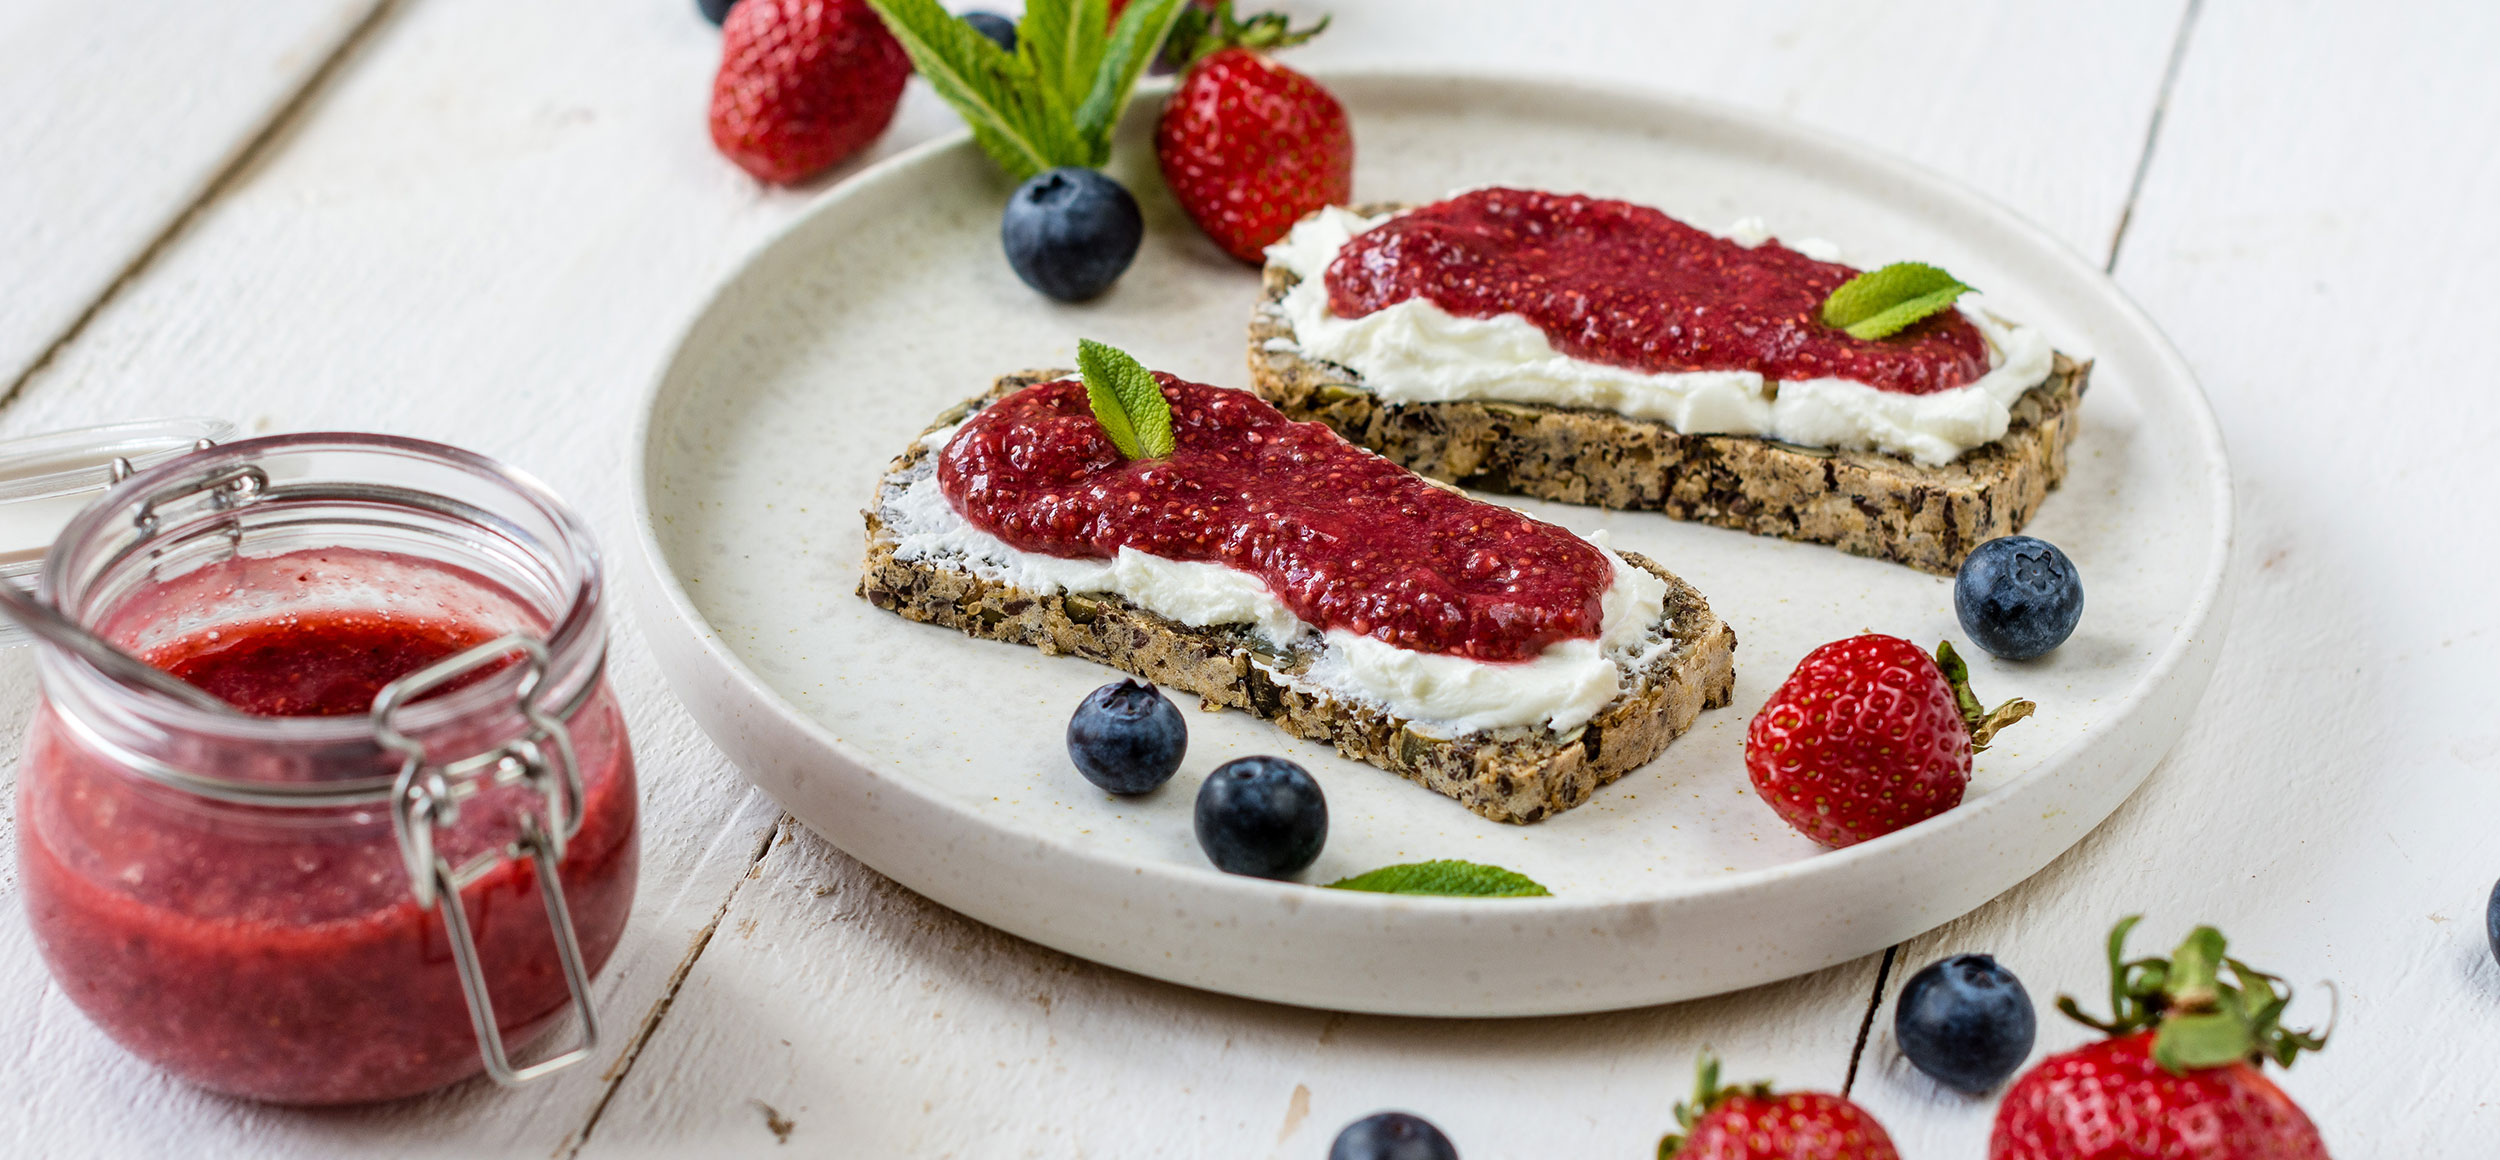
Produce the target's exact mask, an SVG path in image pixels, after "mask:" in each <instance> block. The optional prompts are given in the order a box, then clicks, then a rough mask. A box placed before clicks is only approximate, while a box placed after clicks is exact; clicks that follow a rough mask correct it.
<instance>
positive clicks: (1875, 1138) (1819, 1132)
mask: <svg viewBox="0 0 2500 1160" xmlns="http://www.w3.org/2000/svg"><path fill="white" fill-rule="evenodd" d="M1696 1071H1697V1072H1698V1073H1699V1075H1698V1078H1697V1081H1696V1083H1695V1084H1694V1088H1693V1102H1691V1103H1689V1104H1677V1105H1676V1106H1675V1122H1676V1125H1677V1126H1678V1127H1679V1128H1681V1129H1682V1130H1681V1131H1678V1132H1673V1133H1670V1134H1668V1135H1667V1136H1666V1137H1665V1138H1663V1139H1661V1140H1659V1141H1658V1160H1900V1157H1901V1154H1900V1153H1899V1152H1897V1151H1895V1150H1894V1149H1893V1146H1892V1137H1891V1136H1889V1135H1887V1134H1886V1133H1885V1132H1884V1126H1883V1125H1882V1124H1879V1123H1876V1122H1875V1117H1873V1116H1870V1115H1868V1114H1867V1113H1866V1109H1864V1108H1861V1107H1859V1106H1858V1105H1856V1104H1853V1103H1851V1102H1849V1100H1848V1099H1847V1098H1845V1097H1842V1096H1836V1095H1830V1094H1827V1093H1824V1092H1784V1093H1774V1092H1773V1091H1772V1090H1771V1085H1770V1084H1768V1083H1752V1084H1739V1085H1735V1086H1731V1087H1721V1086H1719V1061H1718V1058H1717V1057H1716V1056H1713V1055H1711V1054H1710V1053H1709V1052H1708V1051H1706V1050H1705V1051H1703V1052H1702V1053H1701V1063H1700V1066H1699V1067H1698V1068H1696Z"/></svg>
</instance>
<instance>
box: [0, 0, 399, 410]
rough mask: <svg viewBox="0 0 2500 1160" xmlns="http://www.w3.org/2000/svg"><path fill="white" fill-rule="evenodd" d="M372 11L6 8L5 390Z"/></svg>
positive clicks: (301, 3) (0, 359) (172, 4)
mask: <svg viewBox="0 0 2500 1160" xmlns="http://www.w3.org/2000/svg"><path fill="white" fill-rule="evenodd" d="M380 2H381V0H270V2H267V3H255V4H251V5H248V6H245V5H227V4H198V3H188V2H185V0H138V2H135V3H122V4H82V3H77V2H75V0H18V2H16V3H13V4H10V5H7V6H5V8H0V109H7V110H10V113H9V115H8V116H6V117H0V285H4V286H7V287H8V288H9V289H8V293H7V294H5V295H0V386H5V385H6V384H9V383H13V382H16V381H17V379H18V376H19V375H20V374H22V373H23V372H24V371H25V370H26V368H27V367H29V366H31V365H32V364H33V363H34V362H35V361H36V360H37V359H38V358H40V357H41V356H42V354H43V352H44V351H45V350H46V349H48V348H49V347H51V345H52V344H53V343H54V342H55V341H56V340H58V339H59V338H60V337H61V335H62V334H63V333H64V332H66V331H67V330H68V329H69V328H70V326H71V325H72V324H73V323H74V322H75V320H76V319H77V318H78V317H79V315H80V314H82V313H83V312H84V311H86V309H87V308H88V306H89V305H90V304H91V303H93V302H94V301H95V300H96V299H97V297H98V296H100V295H102V294H103V293H104V291H105V288H106V287H107V286H109V285H111V283H112V281H113V279H114V278H115V277H117V276H118V275H120V274H121V272H122V271H123V270H124V269H125V268H126V267H127V266H128V265H129V264H130V263H131V261H132V260H133V259H135V258H137V257H138V256H139V254H140V253H141V252H142V251H143V250H145V249H146V248H147V246H148V244H149V243H150V242H152V241H153V240H155V239H156V237H157V236H158V235H159V234H161V233H162V232H163V231H164V230H165V228H166V227H167V226H168V225H169V224H171V223H172V222H173V221H174V219H175V218H176V217H177V216H179V215H180V214H181V213H182V211H183V210H184V209H186V208H188V207H189V206H190V205H191V204H192V203H193V202H194V201H195V200H196V199H197V198H198V197H199V196H200V195H201V194H202V193H203V192H205V191H206V190H207V188H208V186H209V183H210V182H211V181H212V180H214V179H215V177H216V176H217V174H218V173H220V172H222V171H223V170H224V169H225V168H226V167H227V165H228V164H229V163H230V162H231V161H232V160H233V159H234V158H235V156H236V153H237V151H238V150H239V149H241V148H242V147H243V146H244V145H245V143H247V142H249V141H250V140H252V139H253V138H254V137H255V136H256V135H257V134H258V133H259V132H260V130H261V128H262V126H264V125H265V124H267V123H268V121H269V119H270V117H271V116H272V115H273V114H274V113H275V112H276V111H277V110H278V109H279V108H280V107H282V106H283V105H284V104H285V103H286V102H287V101H288V100H289V99H290V98H291V97H293V96H294V95H295V93H296V92H297V91H298V90H299V89H301V88H302V87H303V86H304V84H305V82H306V81H307V79H309V78H310V77H311V75H312V74H313V72H314V71H315V70H317V69H319V68H320V67H321V66H322V64H323V63H324V62H326V61H328V60H329V59H330V58H331V55H332V53H333V51H334V50H335V49H336V48H337V47H338V46H339V45H340V43H341V42H342V41H343V40H344V39H345V38H346V37H347V36H348V35H349V34H350V33H351V31H352V30H353V29H355V28H356V27H357V25H358V24H359V22H361V21H363V20H364V19H365V17H366V16H367V15H368V14H369V13H371V12H372V11H373V9H374V8H375V7H376V5H378V4H379V3H380Z"/></svg>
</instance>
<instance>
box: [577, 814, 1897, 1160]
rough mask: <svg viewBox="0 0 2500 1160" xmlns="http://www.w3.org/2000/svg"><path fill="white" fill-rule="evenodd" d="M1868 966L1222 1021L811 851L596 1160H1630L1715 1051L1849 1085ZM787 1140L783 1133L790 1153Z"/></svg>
mask: <svg viewBox="0 0 2500 1160" xmlns="http://www.w3.org/2000/svg"><path fill="white" fill-rule="evenodd" d="M1872 980H1873V971H1872V964H1871V963H1867V962H1861V963H1855V964H1849V965H1844V966H1840V967H1834V968H1831V969H1829V970H1826V971H1822V972H1819V973H1817V974H1814V975H1810V976H1808V977H1806V978H1804V979H1799V980H1793V981H1790V982H1787V983H1781V984H1777V985H1774V986H1770V987H1764V988H1759V989H1757V990H1754V991H1749V992H1746V993H1744V994H1741V995H1736V996H1731V997H1727V998H1721V999H1711V1000H1703V1001H1700V1002H1695V1003H1686V1004H1681V1005H1677V1006H1673V1007H1656V1008H1650V1009H1647V1010H1642V1011H1635V1012H1627V1013H1622V1014H1616V1015H1595V1016H1579V1017H1572V1018H1561V1019H1517V1020H1500V1021H1491V1022H1473V1021H1464V1020H1430V1019H1397V1018H1388V1017H1382V1016H1352V1015H1341V1014H1331V1013H1328V1012H1324V1011H1310V1010H1303V1009H1299V1008H1291V1007H1279V1006H1274V1005H1270V1004H1265V1003H1254V1002H1249V1001H1247V1000H1238V999H1228V998H1223V997H1221V996H1214V995H1208V994H1204V993H1201V992H1196V991H1190V990H1186V989H1183V988H1179V987H1174V986H1170V985H1166V984H1162V983H1155V982H1151V981H1148V980H1144V979H1140V978H1137V977H1135V976H1132V975H1127V974H1124V973H1121V972H1119V971H1114V970H1110V969H1108V968H1104V967H1098V966H1095V965H1093V964H1091V963H1087V962H1083V961H1081V960H1077V959H1072V958H1068V957H1066V956H1063V955H1059V954H1055V953H1052V952H1048V951H1041V950H1038V949H1036V948H1033V947H1031V946H1030V945H1028V944H1024V943H1021V942H1018V941H1016V940H1014V939H1011V938H1009V937H1007V936H1005V935H1001V934H999V933H997V932H995V931H992V930H990V929H988V928H986V927H982V926H980V925H978V924H975V923H972V922H970V921H968V920H966V919H963V918H960V917H958V916H956V915H955V914H953V913H952V912H949V911H946V910H944V909H942V908H939V907H937V906H936V905H934V904H932V903H929V902H926V901H923V900H922V899H920V898H919V897H917V896H915V895H912V894H909V893H907V892H904V891H900V890H896V889H894V888H893V887H892V886H891V885H889V884H887V883H886V882H885V881H884V880H882V879H880V878H878V877H877V876H876V875H875V874H874V873H872V872H870V871H867V870H866V869H864V868H862V867H861V866H859V865H858V864H857V863H855V862H852V861H851V860H850V859H849V858H847V857H844V856H843V855H842V854H841V853H839V852H838V851H835V850H834V849H832V848H831V847H830V846H828V845H826V844H825V843H824V842H823V841H822V840H821V839H818V838H816V837H815V836H814V835H812V834H807V833H805V832H804V831H801V832H800V834H799V836H798V837H796V838H795V839H794V840H792V841H790V842H788V843H787V844H783V845H779V846H777V847H776V848H775V850H774V851H773V853H772V855H771V857H769V858H768V859H767V860H766V861H765V863H764V865H763V867H762V876H761V878H760V879H759V880H758V881H756V882H755V883H753V884H752V885H750V886H749V887H748V888H747V889H746V890H745V891H743V892H741V893H740V894H739V896H738V901H737V902H736V904H735V905H733V906H732V907H731V910H730V918H729V921H728V922H727V923H725V924H723V926H722V929H721V935H720V938H719V940H718V941H716V942H715V943H714V944H713V946H712V949H711V950H710V952H709V953H707V954H706V955H705V956H704V957H703V960H702V962H701V963H700V964H699V965H698V967H697V969H696V972H695V975H694V977H693V978H692V979H691V980H690V981H689V982H688V984H687V986H686V988H685V989H684V990H683V991H681V992H680V993H679V995H678V999H677V1006H676V1010H675V1011H674V1012H672V1014H671V1017H670V1019H669V1021H668V1023H667V1025H666V1026H665V1027H664V1028H663V1029H662V1031H661V1035H660V1038H659V1039H657V1040H656V1041H655V1042H654V1043H653V1046H652V1048H651V1049H650V1051H649V1052H648V1053H647V1054H646V1056H645V1057H644V1059H643V1061H642V1063H641V1064H640V1065H639V1066H637V1067H636V1068H635V1069H634V1072H633V1074H632V1076H631V1077H629V1080H628V1085H627V1087H626V1088H625V1090H624V1091H623V1092H622V1093H620V1095H619V1098H618V1099H617V1101H616V1103H615V1104H614V1105H612V1106H611V1107H609V1109H608V1111H607V1114H606V1115H605V1116H603V1117H602V1118H601V1119H600V1121H599V1123H598V1126H597V1128H596V1129H595V1131H594V1132H593V1133H592V1134H591V1136H590V1139H589V1141H588V1146H587V1147H586V1148H585V1149H584V1150H583V1152H582V1155H584V1156H638V1155H676V1154H684V1153H687V1152H690V1151H693V1150H696V1149H697V1148H698V1147H699V1149H700V1150H701V1152H702V1153H703V1154H704V1155H706V1156H716V1157H733V1156H771V1155H779V1154H782V1153H780V1152H779V1151H778V1149H779V1148H780V1147H781V1146H782V1144H783V1143H784V1141H783V1139H782V1138H781V1137H782V1134H783V1133H786V1134H787V1143H788V1145H789V1146H790V1147H792V1148H793V1149H796V1150H799V1151H800V1152H801V1154H816V1155H835V1154H839V1155H845V1156H931V1157H937V1156H961V1157H973V1156H1227V1157H1231V1156H1239V1157H1253V1156H1273V1157H1306V1156H1318V1155H1320V1154H1322V1153H1324V1152H1325V1151H1326V1150H1327V1147H1328V1141H1329V1139H1330V1138H1331V1137H1332V1136H1334V1135H1335V1133H1336V1131H1337V1129H1338V1128H1340V1127H1341V1126H1343V1125H1344V1124H1346V1123H1347V1122H1349V1121H1352V1120H1354V1119H1357V1118H1359V1117H1361V1116H1364V1115H1368V1114H1370V1113H1372V1112H1375V1111H1380V1110H1383V1109H1385V1108H1400V1109H1404V1110H1408V1111H1412V1112H1415V1113H1417V1114H1420V1115H1423V1116H1425V1117H1427V1118H1429V1119H1431V1120H1432V1121H1434V1122H1435V1123H1437V1124H1439V1125H1441V1126H1442V1128H1443V1129H1444V1130H1445V1131H1447V1132H1449V1133H1450V1134H1451V1136H1452V1138H1453V1139H1454V1140H1456V1141H1457V1142H1458V1143H1459V1146H1460V1149H1461V1151H1462V1153H1463V1154H1465V1155H1471V1156H1642V1155H1648V1154H1650V1153H1652V1152H1654V1151H1655V1149H1656V1147H1657V1142H1658V1136H1659V1134H1660V1133H1662V1132H1664V1131H1666V1130H1667V1129H1668V1128H1669V1127H1670V1126H1672V1124H1673V1122H1674V1119H1673V1114H1672V1113H1673V1106H1674V1103H1675V1101H1676V1099H1677V1098H1679V1097H1681V1096H1684V1095H1687V1094H1689V1093H1690V1091H1691V1089H1692V1066H1693V1059H1694V1056H1695V1053H1697V1052H1698V1051H1699V1050H1700V1049H1701V1048H1702V1047H1703V1046H1704V1045H1708V1044H1716V1045H1718V1046H1719V1048H1720V1049H1721V1050H1722V1051H1723V1053H1724V1054H1726V1055H1727V1056H1729V1057H1730V1066H1731V1067H1734V1068H1736V1069H1738V1070H1739V1071H1742V1072H1743V1073H1744V1074H1745V1075H1747V1076H1753V1075H1757V1074H1774V1073H1775V1074H1777V1075H1779V1076H1780V1077H1781V1078H1782V1079H1783V1080H1785V1081H1787V1082H1790V1083H1794V1084H1798V1085H1805V1086H1818V1087H1823V1088H1827V1089H1837V1088H1838V1087H1839V1086H1840V1084H1841V1081H1842V1080H1843V1078H1844V1072H1845V1071H1846V1069H1847V1066H1848V1061H1849V1049H1850V1046H1851V1044H1852V1043H1853V1042H1854V1040H1855V1037H1856V1034H1857V1026H1858V1023H1857V1015H1858V1013H1859V1012H1861V1011H1863V1010H1864V1008H1865V1003H1866V1000H1867V996H1868V989H1869V985H1870V984H1871V982H1872ZM774 1119H778V1120H780V1121H782V1123H781V1125H780V1131H778V1132H777V1131H776V1130H775V1125H774V1123H773V1122H772V1121H773V1120H774Z"/></svg>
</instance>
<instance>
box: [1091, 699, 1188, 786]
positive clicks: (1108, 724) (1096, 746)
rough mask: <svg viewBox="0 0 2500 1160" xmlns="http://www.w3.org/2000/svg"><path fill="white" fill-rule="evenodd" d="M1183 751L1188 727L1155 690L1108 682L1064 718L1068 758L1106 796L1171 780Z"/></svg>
mask: <svg viewBox="0 0 2500 1160" xmlns="http://www.w3.org/2000/svg"><path fill="white" fill-rule="evenodd" d="M1187 752H1189V725H1188V723H1187V722H1184V721H1182V720H1181V711H1180V709H1179V708H1178V707H1177V706H1175V705H1173V704H1172V699H1171V698H1169V697H1166V696H1164V695H1163V691H1162V690H1161V689H1157V688H1155V687H1154V686H1153V685H1149V684H1147V683H1145V682H1143V681H1114V682H1112V683H1110V684H1108V685H1104V686H1103V687H1101V688H1099V689H1096V690H1094V691H1093V692H1091V693H1088V694H1086V695H1085V700H1083V701H1081V702H1079V703H1078V704H1077V707H1076V714H1075V715H1074V716H1071V717H1069V718H1068V760H1070V761H1073V762H1075V763H1076V771H1077V772H1078V773H1081V774H1084V775H1085V780H1087V781H1090V782H1092V783H1094V784H1095V785H1098V786H1101V787H1102V788H1104V789H1107V790H1109V791H1111V792H1112V793H1144V792H1146V791H1148V790H1150V789H1153V788H1155V787H1156V786H1159V785H1162V784H1163V783H1164V782H1167V781H1170V780H1172V771H1173V770H1176V769H1179V768H1180V767H1181V755H1182V754H1185V753H1187Z"/></svg>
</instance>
